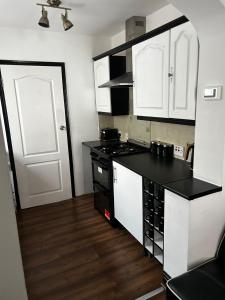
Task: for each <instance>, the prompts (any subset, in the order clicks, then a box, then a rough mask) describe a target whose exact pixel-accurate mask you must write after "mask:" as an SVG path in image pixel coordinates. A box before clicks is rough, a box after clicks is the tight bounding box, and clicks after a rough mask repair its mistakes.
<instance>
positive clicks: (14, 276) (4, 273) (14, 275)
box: [0, 123, 27, 300]
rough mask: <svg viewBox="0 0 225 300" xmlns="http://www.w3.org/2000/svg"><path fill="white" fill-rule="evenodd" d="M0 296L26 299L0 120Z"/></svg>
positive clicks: (5, 299)
mask: <svg viewBox="0 0 225 300" xmlns="http://www.w3.org/2000/svg"><path fill="white" fill-rule="evenodd" d="M0 166H1V172H0V191H1V196H0V239H1V240H0V254H1V255H0V266H1V267H0V299H2V300H16V299H20V300H26V299H27V294H26V287H25V281H24V274H23V267H22V260H21V253H20V246H19V239H18V232H17V224H16V217H15V211H14V206H13V199H12V192H11V186H10V178H9V170H8V164H7V157H6V152H5V148H4V140H3V134H2V127H1V123H0Z"/></svg>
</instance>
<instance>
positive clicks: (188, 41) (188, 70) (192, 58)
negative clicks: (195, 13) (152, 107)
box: [169, 22, 198, 120]
mask: <svg viewBox="0 0 225 300" xmlns="http://www.w3.org/2000/svg"><path fill="white" fill-rule="evenodd" d="M197 71H198V37H197V33H196V31H195V29H194V27H193V26H192V24H191V23H190V22H188V23H184V24H182V25H180V26H177V27H175V28H173V29H171V43H170V74H171V77H170V93H169V94H170V98H169V117H170V118H176V119H188V120H195V107H196V87H197V74H198V72H197Z"/></svg>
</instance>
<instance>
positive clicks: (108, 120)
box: [98, 115, 114, 129]
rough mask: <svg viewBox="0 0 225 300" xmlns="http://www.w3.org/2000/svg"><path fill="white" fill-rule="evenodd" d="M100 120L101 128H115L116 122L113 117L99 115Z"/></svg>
mask: <svg viewBox="0 0 225 300" xmlns="http://www.w3.org/2000/svg"><path fill="white" fill-rule="evenodd" d="M98 120H99V128H100V129H102V128H106V127H110V128H114V120H113V117H111V116H104V115H98Z"/></svg>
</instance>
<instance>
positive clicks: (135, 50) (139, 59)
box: [132, 31, 170, 117]
mask: <svg viewBox="0 0 225 300" xmlns="http://www.w3.org/2000/svg"><path fill="white" fill-rule="evenodd" d="M169 37H170V32H169V31H167V32H164V33H162V34H160V35H158V36H156V37H153V38H151V39H149V40H147V41H144V42H142V43H140V44H137V45H135V46H133V47H132V59H133V76H134V88H133V90H134V115H139V116H151V117H168V89H169V87H168V72H169Z"/></svg>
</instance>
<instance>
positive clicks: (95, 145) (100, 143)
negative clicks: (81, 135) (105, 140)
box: [82, 141, 102, 148]
mask: <svg viewBox="0 0 225 300" xmlns="http://www.w3.org/2000/svg"><path fill="white" fill-rule="evenodd" d="M82 144H83V145H84V146H87V147H89V148H94V147H98V146H101V145H102V142H101V141H90V142H83V143H82Z"/></svg>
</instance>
